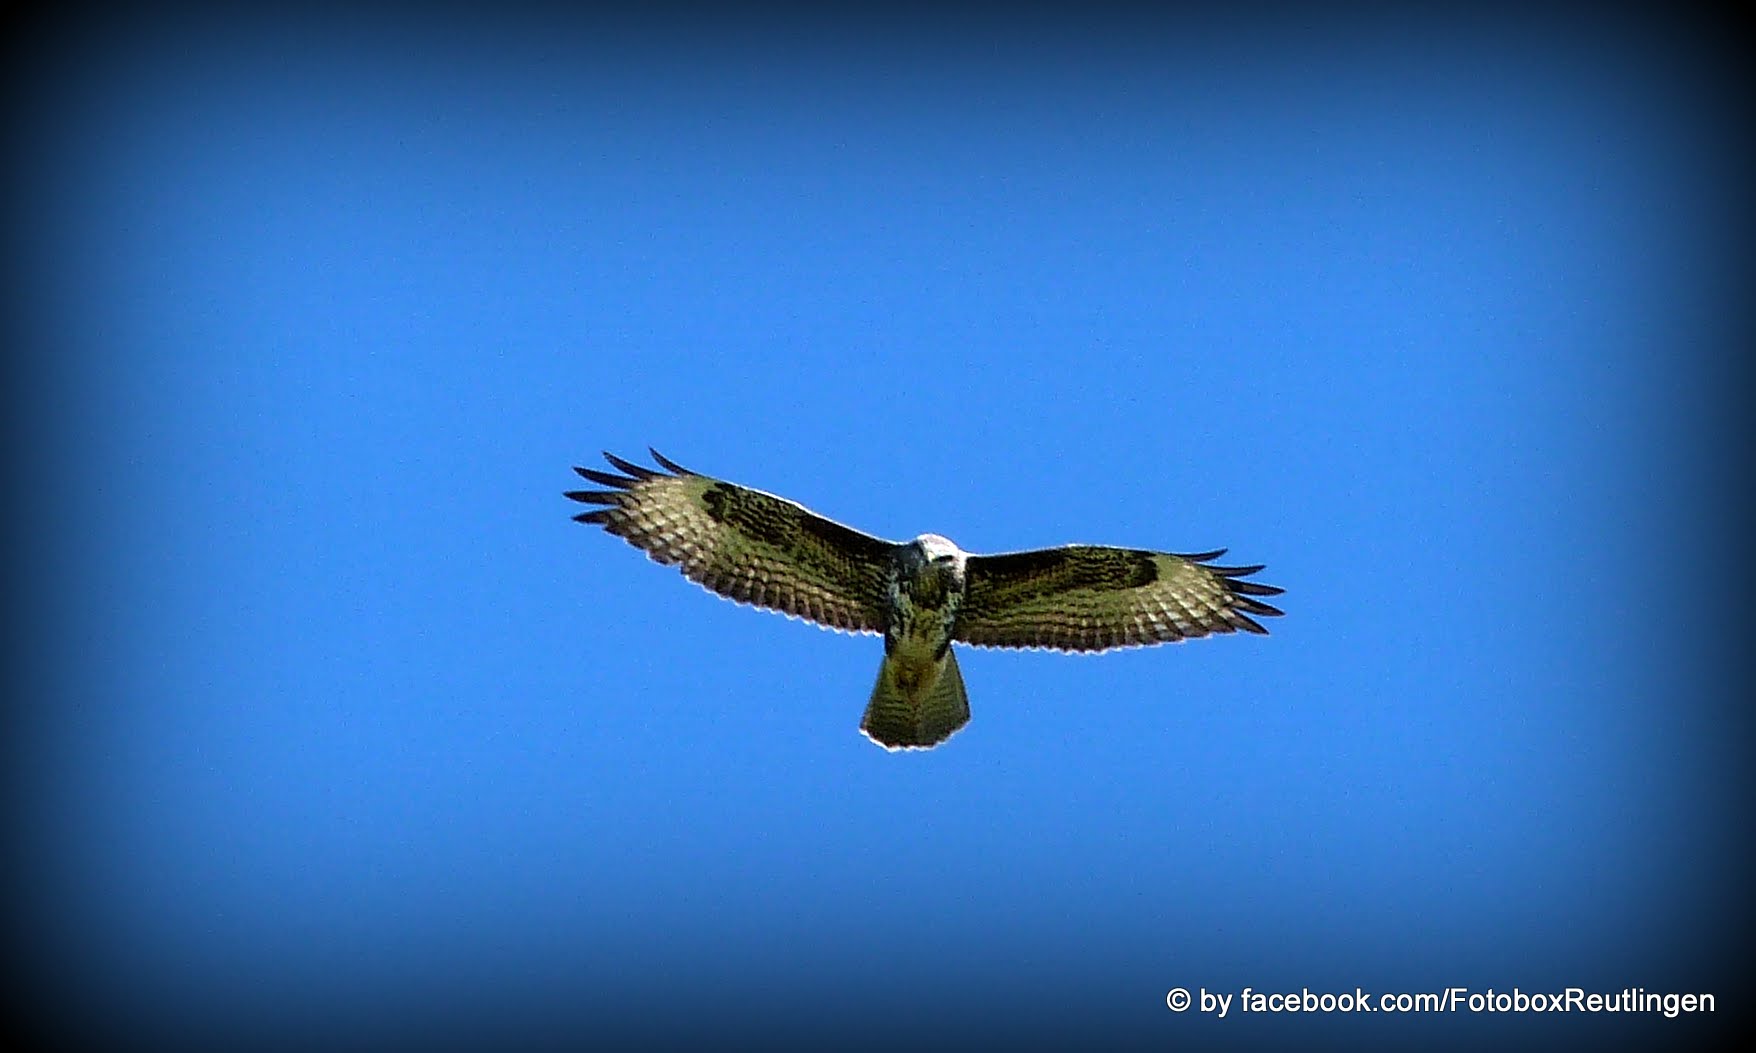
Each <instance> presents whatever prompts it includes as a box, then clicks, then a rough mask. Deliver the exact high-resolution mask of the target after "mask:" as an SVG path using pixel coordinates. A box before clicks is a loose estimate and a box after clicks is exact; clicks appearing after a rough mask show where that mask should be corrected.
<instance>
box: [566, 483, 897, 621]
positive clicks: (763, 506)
mask: <svg viewBox="0 0 1756 1053" xmlns="http://www.w3.org/2000/svg"><path fill="white" fill-rule="evenodd" d="M648 452H649V453H651V454H652V456H653V459H654V460H656V461H657V462H658V463H659V464H660V465H662V466H663V467H664V468H665V469H666V471H663V472H658V471H654V470H652V469H651V468H643V467H641V466H640V465H637V464H631V463H629V462H628V461H624V460H622V459H621V458H620V457H617V456H615V455H614V454H610V453H605V454H604V458H605V459H606V460H608V461H609V462H610V464H612V465H614V466H615V467H617V468H619V469H621V470H622V471H623V472H624V473H626V474H624V475H613V474H611V473H609V472H600V471H595V470H593V469H591V468H575V469H573V470H574V471H576V472H578V473H579V474H580V475H582V476H584V477H585V478H587V479H589V480H591V481H592V482H594V483H599V484H601V485H603V486H606V487H609V489H607V490H572V491H569V492H568V493H567V496H568V497H571V498H572V499H573V500H575V501H583V502H585V503H586V504H596V505H605V506H607V507H605V508H599V509H596V510H594V511H591V512H582V513H580V514H579V515H576V516H574V517H573V518H574V519H576V520H578V521H579V522H581V523H596V524H598V525H600V526H602V527H603V528H604V529H605V530H607V531H609V532H610V533H612V534H615V535H616V536H617V537H621V538H624V539H626V540H627V542H628V543H629V544H630V545H633V546H634V547H635V548H638V549H642V550H644V551H645V552H646V554H647V555H648V556H649V557H651V558H652V559H654V560H656V561H658V562H660V563H674V564H677V565H678V566H679V567H680V568H681V569H682V571H683V574H684V576H685V577H687V578H688V579H689V580H690V581H694V582H697V583H699V584H700V585H702V586H704V587H706V588H708V589H710V590H712V591H714V592H717V593H719V594H720V595H721V596H725V597H727V598H729V599H733V600H737V601H738V602H739V603H749V604H753V605H755V606H757V607H766V608H768V609H770V610H776V611H780V612H782V613H783V614H788V615H791V616H793V617H797V618H806V619H809V620H810V621H814V622H817V623H819V624H821V625H826V626H829V627H830V628H833V629H842V630H846V631H848V632H868V633H877V632H883V631H884V597H885V569H886V567H888V566H889V564H890V560H891V551H892V549H893V548H895V546H894V545H893V544H892V543H891V542H889V541H884V540H882V539H880V538H875V537H872V536H871V535H869V534H862V533H860V532H859V531H858V530H854V529H853V528H851V527H845V526H842V525H841V524H840V523H836V522H833V521H831V520H828V519H825V518H823V517H822V516H820V515H817V514H816V513H814V512H812V511H811V510H809V509H807V508H805V507H804V506H802V505H799V504H795V503H794V502H792V501H788V500H787V499H785V498H784V497H776V496H774V495H773V494H765V493H763V492H762V491H760V490H752V489H749V488H748V487H743V486H737V485H735V484H733V483H728V482H723V481H721V480H719V479H713V478H709V477H708V476H705V475H698V474H696V473H695V472H691V471H689V470H688V469H687V468H683V467H680V466H679V465H677V464H675V463H673V462H672V461H669V460H666V459H665V458H664V457H663V456H661V455H660V454H659V452H658V451H657V450H652V449H650V448H649V450H648Z"/></svg>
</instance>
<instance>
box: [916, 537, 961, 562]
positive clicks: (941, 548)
mask: <svg viewBox="0 0 1756 1053" xmlns="http://www.w3.org/2000/svg"><path fill="white" fill-rule="evenodd" d="M910 547H911V548H913V549H914V550H915V552H916V553H918V554H919V558H920V561H921V562H922V563H923V564H926V565H928V566H939V567H953V568H956V569H958V570H962V569H963V561H964V560H965V559H967V558H968V557H969V553H967V552H965V551H964V550H963V549H961V548H958V547H957V546H956V545H954V544H952V542H951V539H949V538H943V537H940V536H939V535H938V534H922V535H921V536H920V537H918V538H915V539H914V541H912V542H910Z"/></svg>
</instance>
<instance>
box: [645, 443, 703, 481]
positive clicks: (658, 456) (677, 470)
mask: <svg viewBox="0 0 1756 1053" xmlns="http://www.w3.org/2000/svg"><path fill="white" fill-rule="evenodd" d="M646 452H647V453H650V454H652V459H653V460H654V461H657V462H658V464H659V466H660V467H662V468H664V470H665V471H667V472H672V473H674V474H676V475H694V474H695V473H694V472H692V471H690V470H689V469H687V468H685V467H683V466H682V465H680V464H678V463H677V462H676V461H673V460H671V459H670V458H669V457H666V456H665V455H664V454H662V453H660V452H658V451H657V450H655V449H653V448H652V447H651V446H648V447H647V448H646Z"/></svg>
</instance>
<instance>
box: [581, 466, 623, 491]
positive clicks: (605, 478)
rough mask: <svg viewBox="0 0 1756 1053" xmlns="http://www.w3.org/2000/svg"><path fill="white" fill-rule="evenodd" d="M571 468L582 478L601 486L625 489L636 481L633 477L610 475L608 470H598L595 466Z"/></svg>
mask: <svg viewBox="0 0 1756 1053" xmlns="http://www.w3.org/2000/svg"><path fill="white" fill-rule="evenodd" d="M573 470H574V471H576V472H578V473H579V474H580V475H581V476H582V477H583V478H586V479H590V480H591V481H592V482H594V483H598V484H600V485H603V486H613V487H615V488H617V489H618V490H627V489H629V488H630V487H632V486H633V485H634V484H635V482H637V481H638V480H635V479H628V478H624V477H623V476H620V475H611V474H610V473H609V472H600V471H598V470H597V469H595V468H577V467H576V468H574V469H573Z"/></svg>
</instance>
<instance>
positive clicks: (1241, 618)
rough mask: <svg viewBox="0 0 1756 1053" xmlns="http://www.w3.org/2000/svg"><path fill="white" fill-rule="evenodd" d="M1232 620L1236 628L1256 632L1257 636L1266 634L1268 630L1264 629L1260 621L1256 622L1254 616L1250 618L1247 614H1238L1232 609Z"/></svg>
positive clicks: (1277, 612)
mask: <svg viewBox="0 0 1756 1053" xmlns="http://www.w3.org/2000/svg"><path fill="white" fill-rule="evenodd" d="M1274 613H1276V614H1279V613H1280V612H1279V611H1275V612H1274ZM1232 620H1233V622H1234V623H1235V624H1236V625H1237V627H1238V628H1240V629H1242V630H1244V631H1245V632H1250V633H1256V634H1257V635H1259V636H1267V635H1268V630H1267V629H1264V628H1263V627H1262V625H1261V623H1260V622H1257V621H1256V620H1255V619H1254V618H1251V617H1250V616H1249V615H1247V614H1239V613H1237V612H1236V611H1234V612H1232Z"/></svg>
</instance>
